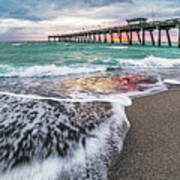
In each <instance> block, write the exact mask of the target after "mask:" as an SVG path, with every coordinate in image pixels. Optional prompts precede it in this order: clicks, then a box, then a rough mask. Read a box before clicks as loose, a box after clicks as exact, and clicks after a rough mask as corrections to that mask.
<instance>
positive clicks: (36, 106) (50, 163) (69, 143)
mask: <svg viewBox="0 0 180 180" xmlns="http://www.w3.org/2000/svg"><path fill="white" fill-rule="evenodd" d="M0 99H1V101H0V104H1V106H0V107H1V108H0V111H1V115H2V116H1V117H2V119H1V121H0V127H1V128H0V132H4V137H1V138H0V144H1V151H0V152H1V153H0V158H1V162H0V170H1V171H0V172H1V173H0V175H1V179H2V180H12V179H17V180H29V179H32V180H41V179H42V180H43V179H45V180H46V179H47V180H48V179H52V180H55V179H63V178H65V177H66V178H67V177H69V178H70V179H76V178H78V179H99V178H100V179H104V180H105V179H107V171H108V168H107V165H108V164H110V162H111V156H112V155H113V152H120V151H121V150H122V146H123V140H124V138H125V136H126V133H127V131H128V129H129V127H130V124H129V121H128V120H127V117H126V114H125V111H124V110H125V109H124V108H125V106H129V105H131V100H130V99H129V98H128V97H125V96H118V99H117V97H116V100H115V99H111V98H109V99H107V101H106V99H102V100H99V99H93V100H92V99H91V100H89V99H87V100H85V99H83V100H82V99H79V100H78V99H74V100H72V99H70V100H68V99H54V98H48V99H47V98H45V97H37V96H33V95H31V96H30V95H28V96H26V95H16V94H12V93H5V92H1V93H0ZM76 103H78V104H77V105H78V107H77V106H76ZM99 105H100V106H99ZM14 106H15V108H14ZM29 106H31V109H29V108H28V107H29ZM57 106H59V107H60V106H61V109H62V107H64V110H65V109H66V110H67V112H66V111H61V110H60V111H59V110H58V112H55V111H54V109H56V107H57ZM7 108H8V109H7ZM107 108H108V109H107ZM5 109H6V110H5ZM88 109H89V110H88ZM105 109H106V110H105ZM23 111H26V115H27V116H26V117H22V116H21V117H20V115H22V114H23ZM83 111H85V114H86V116H84V119H83V114H84V112H83ZM86 111H87V112H88V113H87V112H86ZM35 112H36V113H35ZM72 112H74V113H75V114H74V115H73V118H72V117H70V114H71V113H72ZM34 113H35V114H36V115H35V116H31V119H29V118H27V117H28V114H34ZM58 113H59V114H58ZM103 114H104V115H103ZM92 115H93V118H90V117H91V116H92ZM102 115H103V116H102ZM88 116H89V118H88ZM106 116H107V117H106ZM4 117H5V119H4ZM102 117H103V118H102ZM47 118H48V119H47ZM71 118H72V119H71ZM47 120H48V121H47ZM77 120H78V121H77ZM30 122H31V123H30ZM84 123H85V124H84ZM38 124H41V126H37V125H38ZM92 125H93V127H91V126H92ZM60 126H61V127H60ZM6 127H8V129H7V128H6ZM20 127H21V128H20ZM22 127H23V128H22ZM63 127H64V128H65V129H64V130H63V129H62V128H63ZM49 128H50V129H51V131H49ZM79 128H80V129H79ZM9 131H12V135H11V136H8V132H9ZM72 132H73V133H74V135H75V136H76V138H75V137H74V136H71V135H70V134H71V133H72ZM17 133H18V134H19V136H17ZM49 133H50V134H49ZM40 137H41V138H40ZM47 137H49V138H52V139H49V140H48V143H47V144H46V145H45V144H44V142H45V141H47ZM57 137H59V138H60V137H61V138H60V139H59V142H58V141H57V140H58V139H57ZM39 138H40V139H39ZM74 138H75V139H74ZM32 140H33V141H32ZM7 142H8V145H9V146H10V147H11V148H10V149H6V146H7ZM31 143H32V144H31ZM30 144H31V145H30ZM50 144H51V146H49V145H50ZM63 144H66V149H64V148H63V147H64V145H63ZM57 146H58V147H59V148H58V149H59V150H58V149H57ZM59 151H60V152H59ZM24 160H26V161H24ZM27 160H28V161H27ZM12 167H14V168H13V169H12ZM4 170H5V172H4Z"/></svg>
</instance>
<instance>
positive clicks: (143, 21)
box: [126, 18, 147, 25]
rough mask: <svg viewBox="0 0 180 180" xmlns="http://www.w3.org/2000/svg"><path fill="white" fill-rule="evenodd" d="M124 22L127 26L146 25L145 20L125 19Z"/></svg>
mask: <svg viewBox="0 0 180 180" xmlns="http://www.w3.org/2000/svg"><path fill="white" fill-rule="evenodd" d="M126 21H127V23H128V25H134V24H146V23H147V18H134V19H127V20H126Z"/></svg>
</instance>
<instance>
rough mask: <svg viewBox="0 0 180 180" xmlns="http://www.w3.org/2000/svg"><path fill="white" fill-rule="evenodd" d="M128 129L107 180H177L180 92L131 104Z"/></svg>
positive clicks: (143, 99) (179, 155)
mask: <svg viewBox="0 0 180 180" xmlns="http://www.w3.org/2000/svg"><path fill="white" fill-rule="evenodd" d="M127 114H128V119H129V121H130V122H131V129H130V131H129V132H128V135H127V137H126V140H125V144H124V148H123V151H122V152H121V154H120V155H116V156H115V160H114V162H113V164H112V166H111V168H110V171H109V179H110V180H121V179H122V180H124V179H125V180H130V179H131V180H132V179H133V180H140V179H142V180H150V179H152V180H165V179H167V180H179V179H180V143H179V139H180V91H168V92H164V93H160V94H157V95H152V96H147V97H141V98H137V99H134V100H133V105H132V106H131V107H129V108H128V109H127Z"/></svg>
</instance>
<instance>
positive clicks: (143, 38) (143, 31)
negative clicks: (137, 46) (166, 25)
mask: <svg viewBox="0 0 180 180" xmlns="http://www.w3.org/2000/svg"><path fill="white" fill-rule="evenodd" d="M142 45H143V46H144V45H145V29H142Z"/></svg>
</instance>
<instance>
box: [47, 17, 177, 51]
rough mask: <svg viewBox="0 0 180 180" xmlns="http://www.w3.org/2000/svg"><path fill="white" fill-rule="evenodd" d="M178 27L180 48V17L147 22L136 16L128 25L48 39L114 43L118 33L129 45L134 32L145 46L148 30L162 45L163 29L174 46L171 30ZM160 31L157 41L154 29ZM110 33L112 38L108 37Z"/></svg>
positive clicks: (120, 38) (121, 41)
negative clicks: (123, 36)
mask: <svg viewBox="0 0 180 180" xmlns="http://www.w3.org/2000/svg"><path fill="white" fill-rule="evenodd" d="M171 29H178V37H177V41H178V47H179V48H180V18H176V19H167V20H164V21H152V22H147V19H146V18H135V19H129V20H127V25H125V26H116V27H110V28H102V29H94V30H87V31H82V32H77V33H69V34H62V35H50V36H48V41H59V42H77V43H94V42H101V43H107V42H110V43H114V42H115V41H114V35H115V34H117V36H118V39H119V43H123V40H122V35H123V34H125V36H126V38H127V42H128V44H129V45H133V42H134V33H135V34H136V36H137V39H138V44H141V45H142V46H144V45H145V44H146V35H147V33H146V32H149V35H150V39H151V43H152V45H153V46H156V45H157V46H161V45H162V31H165V32H166V37H167V42H168V45H169V46H172V41H171V36H170V30H171ZM155 30H157V31H158V35H157V36H158V37H157V42H156V41H155V38H154V31H155ZM107 35H110V38H109V39H110V40H109V39H108V38H107Z"/></svg>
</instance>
